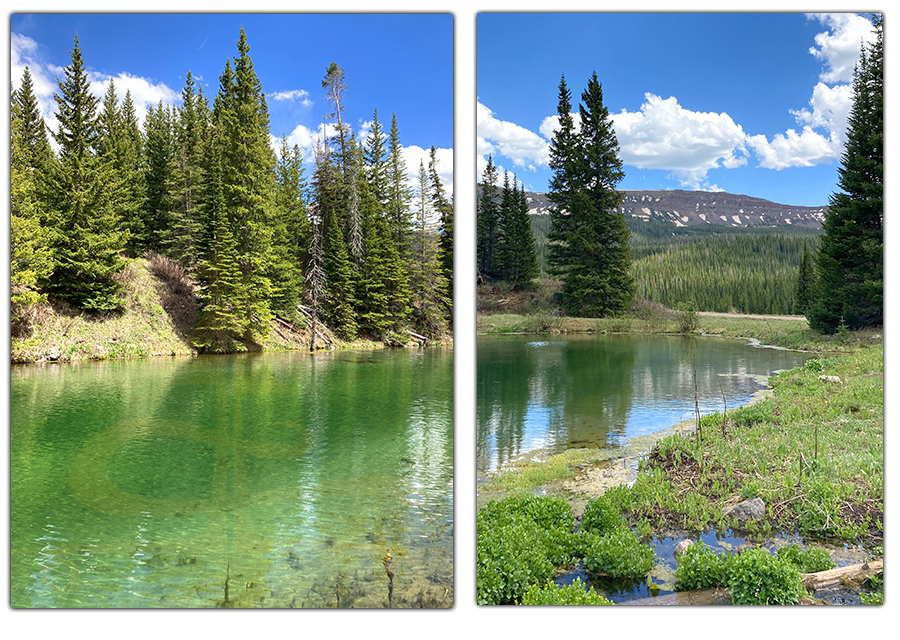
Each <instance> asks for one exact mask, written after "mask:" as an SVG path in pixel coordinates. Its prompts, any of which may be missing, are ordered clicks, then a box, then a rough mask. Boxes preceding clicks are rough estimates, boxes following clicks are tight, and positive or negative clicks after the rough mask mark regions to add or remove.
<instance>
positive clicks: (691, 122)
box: [612, 93, 747, 189]
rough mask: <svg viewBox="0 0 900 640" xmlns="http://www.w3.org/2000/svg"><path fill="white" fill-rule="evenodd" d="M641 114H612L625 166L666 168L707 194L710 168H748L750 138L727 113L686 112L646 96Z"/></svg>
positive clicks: (670, 102)
mask: <svg viewBox="0 0 900 640" xmlns="http://www.w3.org/2000/svg"><path fill="white" fill-rule="evenodd" d="M644 99H645V101H644V104H642V105H641V108H640V111H635V112H628V111H626V110H624V109H623V110H622V111H621V112H620V113H617V114H614V115H612V121H613V126H614V127H615V131H616V138H617V139H618V141H619V147H620V157H621V158H622V162H623V163H625V164H627V165H631V166H633V167H637V168H639V169H665V170H669V171H671V172H672V174H673V175H674V176H675V177H676V178H677V179H678V180H679V182H681V183H682V185H685V186H689V187H691V188H693V189H706V188H709V185H706V184H705V180H706V173H707V172H708V171H709V170H710V169H715V168H717V167H725V168H728V169H732V168H735V167H739V166H742V165H744V164H746V162H747V158H746V156H745V153H744V142H745V140H746V134H745V133H744V130H743V129H742V128H741V126H740V125H738V124H736V123H735V122H734V120H732V119H731V116H729V115H728V114H727V113H705V112H699V111H690V110H688V109H685V108H684V107H682V106H681V105H680V104H678V100H676V99H675V98H674V97H670V98H666V99H662V98H660V97H659V96H657V95H653V94H652V93H647V94H645V95H644Z"/></svg>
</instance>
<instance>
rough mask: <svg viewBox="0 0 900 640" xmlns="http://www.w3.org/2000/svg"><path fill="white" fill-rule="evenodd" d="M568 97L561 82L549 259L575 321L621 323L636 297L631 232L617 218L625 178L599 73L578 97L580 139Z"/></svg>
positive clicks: (622, 219)
mask: <svg viewBox="0 0 900 640" xmlns="http://www.w3.org/2000/svg"><path fill="white" fill-rule="evenodd" d="M565 94H566V90H565V81H564V79H563V81H562V82H561V83H560V104H559V106H558V111H559V113H560V124H561V127H560V129H559V131H557V134H556V135H555V136H554V141H553V142H554V143H553V145H552V146H551V166H553V167H554V177H553V179H552V180H551V188H552V189H554V191H552V193H553V196H552V198H551V199H552V200H553V201H554V204H555V205H557V207H556V209H555V212H554V214H553V216H554V217H553V218H552V221H553V234H552V237H553V239H554V240H555V241H556V242H557V243H558V244H557V245H556V247H554V251H553V252H551V259H552V260H553V263H554V265H555V267H556V269H557V271H558V272H561V273H562V274H563V288H562V290H561V292H560V298H561V301H562V305H563V307H564V309H565V310H566V312H567V313H569V314H570V315H574V316H582V317H603V316H608V315H618V314H621V313H624V312H625V311H627V310H628V308H629V306H630V304H631V300H632V299H633V298H634V294H635V290H636V287H635V283H634V278H633V276H632V275H631V248H630V246H629V242H628V241H629V237H630V232H629V230H628V226H627V225H626V223H625V216H624V213H622V212H619V211H617V209H618V206H619V204H620V202H621V199H622V195H621V194H620V193H619V192H618V191H616V185H617V184H618V183H619V182H620V181H621V180H622V178H623V177H624V175H625V174H624V172H623V171H622V161H621V160H620V159H619V157H618V151H619V145H618V142H617V140H616V136H615V132H614V131H613V128H612V121H611V119H610V117H609V111H608V110H607V109H606V107H604V106H603V91H602V88H601V86H600V82H599V81H598V80H597V74H596V73H594V74H593V75H592V77H591V78H590V80H589V81H588V85H587V88H586V89H585V90H584V91H583V92H582V94H581V104H580V106H579V115H580V117H581V128H580V131H579V132H578V133H577V134H575V133H574V124H571V125H570V124H568V122H564V114H563V111H564V110H566V109H567V108H568V99H567V96H566V95H565ZM569 120H571V118H569ZM561 205H565V207H566V213H567V214H568V215H565V214H564V213H563V212H562V211H561V209H560V206H561ZM563 260H565V262H563Z"/></svg>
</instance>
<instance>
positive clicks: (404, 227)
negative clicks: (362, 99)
mask: <svg viewBox="0 0 900 640" xmlns="http://www.w3.org/2000/svg"><path fill="white" fill-rule="evenodd" d="M388 140H389V145H388V146H389V149H390V153H389V155H388V178H387V195H388V202H387V217H388V221H389V224H390V226H391V229H392V232H393V235H394V242H395V243H396V245H397V249H398V250H399V252H400V256H401V257H402V258H403V259H404V260H409V259H410V255H411V253H412V245H411V241H410V232H411V230H412V213H411V212H410V208H409V205H410V201H411V199H412V194H411V193H410V190H409V187H408V186H407V184H406V181H407V177H406V161H405V160H404V159H403V145H402V144H401V143H400V129H399V128H398V126H397V115H396V114H393V115H392V117H391V131H390V136H389V138H388Z"/></svg>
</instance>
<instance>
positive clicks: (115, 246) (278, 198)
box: [11, 29, 453, 352]
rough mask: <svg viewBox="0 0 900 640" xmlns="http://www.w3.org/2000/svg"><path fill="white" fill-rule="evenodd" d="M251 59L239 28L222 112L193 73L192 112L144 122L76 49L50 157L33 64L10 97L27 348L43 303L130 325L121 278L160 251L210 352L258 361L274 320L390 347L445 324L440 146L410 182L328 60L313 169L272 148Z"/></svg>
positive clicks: (448, 240)
mask: <svg viewBox="0 0 900 640" xmlns="http://www.w3.org/2000/svg"><path fill="white" fill-rule="evenodd" d="M249 52H250V45H249V43H248V40H247V37H246V35H245V33H244V31H243V29H241V32H240V36H239V39H238V42H237V54H238V55H237V56H236V57H234V58H233V59H231V60H229V61H228V62H226V64H225V68H224V70H223V71H222V73H221V75H220V77H219V88H218V92H217V94H216V95H215V96H214V97H213V98H212V100H211V101H210V99H209V98H208V97H207V96H206V95H204V93H203V90H202V87H201V85H200V84H198V83H195V82H194V79H193V78H192V75H191V72H190V70H185V71H186V81H185V86H184V88H183V90H182V93H181V104H179V105H167V104H163V103H162V102H160V103H159V104H158V105H157V106H156V107H155V108H151V109H150V110H149V112H148V113H147V115H146V117H145V119H144V121H143V123H139V122H138V118H137V116H136V113H135V108H134V104H133V102H132V97H131V94H130V92H126V94H125V96H124V97H120V96H118V95H117V92H116V87H115V85H114V83H113V82H112V81H111V80H110V82H109V85H108V87H109V88H108V91H107V93H106V95H105V96H104V97H103V99H102V100H100V99H98V98H96V97H95V96H93V95H92V94H91V92H90V86H89V82H88V79H87V71H86V64H85V61H84V58H83V52H82V50H81V47H80V44H79V41H78V39H77V37H76V38H75V43H74V48H73V50H72V55H71V64H70V65H69V66H67V67H66V68H65V70H64V72H65V76H64V80H60V81H59V90H58V92H57V93H56V94H55V99H56V103H57V114H56V120H57V122H58V128H57V129H56V130H55V131H50V135H51V136H52V140H53V144H52V145H51V143H50V139H49V138H48V136H47V131H48V129H47V127H46V126H45V124H44V122H43V118H42V117H41V115H40V111H39V110H38V109H37V101H36V98H35V95H34V91H33V86H32V82H31V78H30V76H29V73H28V70H27V69H26V71H25V76H24V78H23V82H22V84H21V86H20V87H19V88H18V89H16V90H15V91H14V92H13V94H12V97H11V105H12V109H11V210H12V219H11V250H12V251H11V254H12V261H11V292H12V299H11V312H12V313H11V316H12V317H11V320H12V323H13V336H14V338H22V339H25V338H27V337H28V335H29V332H30V327H29V323H30V322H31V319H33V318H34V317H35V315H34V313H32V311H33V309H34V307H35V305H46V304H48V303H53V304H57V303H58V304H63V305H65V306H66V307H67V308H71V309H72V310H73V312H78V313H82V312H83V313H87V314H91V315H93V316H94V317H96V318H97V319H101V318H103V317H110V316H111V315H114V314H117V313H120V312H121V310H122V309H123V306H124V304H125V300H124V299H123V290H122V287H121V278H118V277H117V274H119V273H121V272H122V271H123V269H125V268H126V266H127V264H128V263H129V261H130V260H132V259H134V258H135V257H138V256H143V255H146V254H147V253H148V252H156V253H158V254H160V255H162V256H165V257H167V258H169V259H171V260H172V261H174V262H175V263H177V264H178V265H180V266H181V267H183V268H184V269H185V270H186V272H187V273H188V274H189V275H190V276H191V277H192V278H193V279H194V280H195V281H196V282H197V283H198V284H199V291H198V297H199V302H200V309H199V315H198V318H197V321H196V324H195V325H194V326H193V327H192V328H191V330H190V340H191V341H192V343H193V345H194V347H195V348H196V349H198V350H201V351H209V352H232V351H242V350H247V349H251V350H253V349H258V348H260V347H261V345H262V344H263V343H264V342H265V340H266V339H267V336H268V334H269V331H270V326H271V325H270V323H271V320H272V319H273V317H274V316H275V315H276V314H278V315H281V316H283V317H286V318H287V319H289V320H291V321H293V322H296V323H299V324H303V325H305V324H307V323H312V325H313V326H315V325H316V323H325V324H327V325H328V326H329V327H331V328H332V329H333V330H334V332H335V334H336V335H337V336H339V337H340V338H342V339H344V340H354V339H356V338H366V339H373V340H379V341H383V342H385V343H386V344H404V343H406V342H407V340H408V338H409V331H415V332H417V333H422V334H425V335H427V336H429V337H438V336H442V335H445V334H447V333H448V332H449V331H450V330H451V320H452V256H453V244H452V234H453V231H452V229H453V226H452V225H453V205H452V201H451V199H450V198H449V197H448V196H447V194H446V191H445V189H444V186H443V185H442V184H441V181H440V178H439V177H438V172H437V168H436V164H437V161H436V157H435V149H434V147H432V148H431V153H430V162H429V163H428V166H426V165H425V163H422V164H421V166H420V167H418V168H415V167H413V168H412V170H413V172H415V169H418V176H419V179H418V181H417V182H416V186H415V187H410V183H409V176H408V174H409V171H408V168H407V167H406V166H405V162H404V159H403V155H402V145H401V138H400V129H399V124H398V122H397V119H396V117H392V119H391V122H390V128H389V130H388V131H385V128H384V127H383V126H382V124H381V122H380V121H379V118H378V111H377V109H375V108H373V113H374V123H373V125H372V127H371V134H370V135H369V136H368V137H367V138H365V139H358V138H357V137H356V135H355V134H354V133H353V131H352V129H351V128H350V126H349V125H348V123H347V122H345V121H344V119H343V118H342V112H343V110H344V103H345V100H346V99H347V93H348V91H349V89H348V86H349V85H348V83H347V82H346V81H345V77H344V71H343V69H342V68H341V67H340V66H338V65H337V64H336V63H334V62H332V63H331V65H330V66H329V67H328V68H327V69H325V70H324V72H325V74H324V78H323V79H322V80H321V86H322V90H323V93H324V96H325V100H326V102H327V103H328V107H329V113H327V114H326V116H325V122H324V127H323V130H324V131H326V132H327V134H326V137H325V138H324V139H320V140H319V141H318V144H317V147H316V152H315V158H314V162H313V166H311V167H306V166H304V162H303V158H302V157H301V152H300V149H299V148H298V147H297V146H293V147H291V146H290V145H288V143H287V140H286V138H285V137H284V136H283V135H282V140H281V144H280V148H279V150H278V152H277V153H276V152H275V151H274V150H273V149H272V146H271V139H272V136H271V132H270V126H269V117H268V109H267V106H266V99H265V93H264V91H263V87H262V85H261V82H260V81H259V79H258V77H257V75H256V73H255V72H254V68H253V62H252V60H251V58H250V54H249ZM357 99H364V98H357ZM298 305H299V306H300V307H302V308H301V309H298Z"/></svg>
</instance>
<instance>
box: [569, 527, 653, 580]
mask: <svg viewBox="0 0 900 640" xmlns="http://www.w3.org/2000/svg"><path fill="white" fill-rule="evenodd" d="M582 535H583V536H584V538H583V543H584V546H583V550H584V561H583V566H584V568H585V570H586V571H590V572H591V573H599V574H603V575H606V576H612V577H616V578H637V577H641V576H645V575H647V574H648V573H650V570H651V569H652V568H653V565H654V564H655V563H656V560H655V555H654V553H653V548H652V547H650V546H648V545H645V544H641V542H640V541H639V540H638V539H637V538H636V537H635V536H634V534H633V533H632V532H631V530H630V529H628V528H625V529H617V530H615V531H613V532H612V533H608V534H606V535H604V536H598V535H596V534H592V533H583V534H582Z"/></svg>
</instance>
